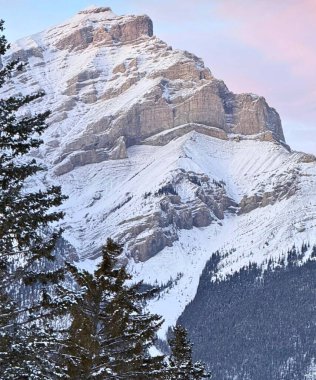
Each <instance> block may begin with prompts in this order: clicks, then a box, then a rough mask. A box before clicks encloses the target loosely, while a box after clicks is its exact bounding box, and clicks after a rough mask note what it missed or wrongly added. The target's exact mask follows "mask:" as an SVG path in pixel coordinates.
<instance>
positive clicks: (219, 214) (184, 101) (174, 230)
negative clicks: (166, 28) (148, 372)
mask: <svg viewBox="0 0 316 380" xmlns="http://www.w3.org/2000/svg"><path fill="white" fill-rule="evenodd" d="M12 57H13V58H16V57H20V58H21V59H22V60H25V61H27V62H28V67H27V69H26V70H24V72H22V73H20V74H19V75H17V76H16V77H14V78H12V79H11V82H10V83H9V86H8V87H7V88H6V89H5V90H4V92H3V93H2V96H7V95H8V94H12V93H17V92H21V93H30V92H31V91H32V90H34V91H35V90H39V89H41V90H44V91H45V92H46V96H45V98H44V99H43V100H42V101H41V102H38V103H37V104H35V105H34V106H32V109H29V110H26V112H32V111H34V110H36V111H41V110H46V109H51V110H52V114H51V117H50V119H49V128H48V130H47V132H46V134H45V136H44V145H43V146H41V147H40V148H39V149H38V150H37V151H34V152H33V155H34V156H36V157H37V159H38V160H40V161H42V162H43V163H44V164H45V165H46V166H47V167H48V173H47V174H45V173H43V175H42V177H38V178H37V181H36V183H40V181H43V182H45V183H57V184H60V185H62V188H63V191H64V193H65V194H67V195H69V199H68V200H67V201H66V202H65V203H64V205H63V210H64V211H65V212H66V217H65V220H64V222H63V224H62V227H63V228H64V229H65V232H64V238H65V239H66V240H67V242H68V243H67V244H69V246H72V247H73V249H72V254H73V257H75V256H76V254H77V255H78V257H79V259H80V260H81V261H80V263H79V264H80V265H83V266H84V265H87V263H89V262H90V261H89V259H94V258H96V257H98V255H99V252H100V247H101V245H102V244H103V243H104V241H105V240H106V238H107V237H109V236H111V237H112V238H114V239H118V240H119V241H120V242H122V243H123V244H124V245H125V253H126V257H127V259H130V258H131V260H129V263H130V264H129V265H130V269H131V270H132V271H133V272H134V275H135V276H136V278H139V279H143V280H145V281H146V282H148V283H154V282H158V283H164V284H165V283H169V280H170V279H176V280H174V281H175V282H176V286H174V288H172V289H169V288H168V289H167V290H166V291H165V292H164V293H163V294H162V295H161V297H160V299H159V300H156V301H155V302H153V304H152V306H151V307H152V310H153V311H155V312H158V313H159V314H160V313H161V312H162V310H169V309H172V312H170V313H167V312H166V313H165V315H164V317H165V319H166V325H165V326H168V325H171V324H172V323H174V322H175V320H176V318H177V317H178V316H179V315H180V313H181V311H182V310H183V308H184V306H185V305H186V304H187V303H188V302H189V301H190V300H191V299H192V298H193V297H194V295H195V291H196V287H197V283H198V279H199V276H200V273H201V271H202V269H203V267H204V265H205V262H206V261H207V260H208V259H209V257H210V255H211V254H212V252H213V251H215V250H221V249H223V252H229V254H225V255H223V257H222V260H221V264H220V273H221V275H223V276H225V273H230V272H232V271H235V270H236V269H238V268H239V267H240V266H242V265H243V264H244V263H245V262H246V263H248V262H249V261H250V260H252V261H258V262H260V260H263V258H266V257H269V256H273V255H275V254H280V251H282V252H283V250H284V252H286V251H287V249H288V245H290V246H292V244H293V241H295V242H296V244H297V246H300V245H301V244H302V242H307V241H309V242H310V243H311V244H312V243H313V242H315V236H316V235H315V230H316V226H315V220H316V194H315V188H316V165H315V157H313V156H311V155H305V154H303V153H297V152H291V151H290V149H289V147H287V146H286V145H285V142H284V135H283V130H282V126H281V121H280V117H279V115H278V113H277V112H276V111H275V110H274V109H273V108H270V107H269V106H268V104H267V103H266V101H265V99H264V98H263V97H259V96H256V95H253V94H240V95H238V94H233V93H232V92H230V91H229V90H228V88H227V87H226V85H225V84H224V82H222V81H219V80H217V79H216V78H214V77H213V75H212V73H211V71H210V70H209V69H208V68H206V67H205V66H204V64H203V61H202V60H201V59H199V58H197V57H196V56H194V55H192V54H190V53H188V52H183V51H179V50H173V49H172V48H171V47H170V46H168V45H167V44H166V43H164V42H163V41H161V40H159V39H158V38H157V37H155V36H154V35H153V26H152V22H151V20H150V19H149V18H148V17H147V16H117V15H115V14H114V13H113V12H112V11H111V10H110V9H109V8H89V9H87V10H85V11H82V12H80V13H79V14H77V15H76V16H74V17H73V18H72V19H70V20H69V21H67V22H65V23H64V24H62V25H58V26H56V27H53V28H51V29H49V30H46V31H44V32H42V33H39V34H36V35H33V36H31V37H28V38H25V39H23V40H20V41H18V42H17V43H16V44H13V45H12V50H11V55H10V56H8V57H7V59H10V58H12ZM312 240H313V241H312ZM171 282H172V281H171ZM172 283H173V282H172ZM171 304H172V308H170V305H171Z"/></svg>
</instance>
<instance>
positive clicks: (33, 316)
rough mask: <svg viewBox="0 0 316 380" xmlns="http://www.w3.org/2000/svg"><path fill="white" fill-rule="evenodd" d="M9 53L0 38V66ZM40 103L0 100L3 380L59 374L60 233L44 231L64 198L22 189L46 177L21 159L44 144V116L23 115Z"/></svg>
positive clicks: (53, 191) (12, 71) (9, 73)
mask: <svg viewBox="0 0 316 380" xmlns="http://www.w3.org/2000/svg"><path fill="white" fill-rule="evenodd" d="M0 31H1V32H2V31H3V21H0ZM8 49H9V45H8V44H7V41H6V38H5V36H3V35H2V36H0V62H2V60H1V57H3V56H4V54H5V53H6V52H7V50H8ZM23 70H25V64H22V63H20V62H19V61H18V60H12V61H11V62H9V63H8V64H6V65H4V66H2V65H1V68H0V89H1V87H3V86H4V85H5V84H9V82H10V81H12V78H13V76H14V75H19V73H20V72H21V71H23ZM11 84H12V83H11ZM43 96H44V93H43V92H41V91H40V92H37V93H35V94H31V95H25V96H23V95H18V96H9V97H1V98H0V300H1V308H0V347H1V354H0V376H1V379H10V378H12V379H18V378H19V379H24V378H25V379H49V378H56V376H58V369H56V368H53V367H54V366H53V365H51V363H52V360H53V355H54V353H55V352H57V346H58V345H57V341H58V339H59V338H58V335H59V333H57V332H56V334H55V333H54V332H53V328H52V326H53V324H52V320H53V319H54V318H56V317H57V316H59V315H61V314H63V313H65V312H66V310H67V308H66V303H65V301H64V300H63V299H62V294H63V293H62V292H63V290H62V288H61V287H60V286H58V287H57V284H58V283H59V282H60V281H61V280H63V278H64V270H63V268H62V265H61V263H57V262H56V260H55V258H56V252H55V251H54V247H55V246H56V243H57V240H58V239H59V237H60V233H61V232H60V231H59V230H54V231H52V230H51V228H50V224H51V223H52V222H56V221H58V220H59V219H60V218H62V216H63V214H62V213H61V212H58V211H50V209H51V207H53V206H59V205H60V204H61V202H62V200H63V199H64V197H63V196H62V194H61V190H60V188H59V187H56V186H51V187H49V188H47V189H39V190H36V191H29V190H28V187H27V182H30V180H31V179H32V176H33V175H35V174H37V173H39V172H40V171H42V170H44V168H43V167H42V166H41V165H39V164H38V163H37V162H36V160H35V159H27V158H26V157H27V156H26V154H28V153H30V151H31V150H32V149H34V148H37V147H39V146H40V144H41V143H42V140H41V139H40V135H41V134H42V133H43V132H44V131H45V129H46V128H47V125H46V123H45V121H46V119H47V117H48V116H49V112H48V111H47V112H43V113H38V114H29V113H27V112H26V111H27V108H29V107H30V106H31V105H32V102H33V101H35V100H39V99H40V98H42V97H43ZM52 284H55V285H56V286H52ZM48 352H50V353H51V356H50V355H49V354H48ZM17 358H18V359H17Z"/></svg>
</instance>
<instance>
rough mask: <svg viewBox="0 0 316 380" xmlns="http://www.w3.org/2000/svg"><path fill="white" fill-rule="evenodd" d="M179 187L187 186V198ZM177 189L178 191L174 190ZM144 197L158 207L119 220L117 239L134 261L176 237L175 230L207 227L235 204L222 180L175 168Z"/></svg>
mask: <svg viewBox="0 0 316 380" xmlns="http://www.w3.org/2000/svg"><path fill="white" fill-rule="evenodd" d="M181 188H189V189H190V194H191V196H190V199H187V194H186V199H184V198H182V196H181ZM178 192H179V193H178ZM144 199H146V200H147V201H149V202H152V203H153V204H155V203H157V202H158V209H156V211H154V212H151V213H150V214H146V215H141V216H137V217H133V218H130V219H126V220H125V221H123V222H121V223H120V226H119V227H120V228H121V229H122V231H123V232H121V233H120V234H118V239H119V241H122V242H123V243H126V249H127V252H129V254H130V255H131V256H132V257H133V258H134V259H135V260H136V261H146V260H148V259H149V258H150V257H152V256H154V255H156V254H157V253H158V252H160V251H161V250H162V249H163V248H165V247H170V246H172V244H173V242H174V241H176V240H178V230H182V229H186V230H189V229H192V228H193V227H207V226H209V225H210V224H211V223H214V222H215V223H220V221H221V220H222V219H224V212H225V211H230V212H232V213H235V211H236V210H237V204H236V203H235V202H234V201H233V200H232V199H231V198H230V197H229V196H228V195H227V194H226V190H225V183H223V182H217V181H214V180H213V181H211V180H210V178H209V177H208V176H206V175H202V174H196V173H194V172H186V171H184V170H179V171H177V172H175V173H174V176H173V179H172V181H169V182H167V183H165V184H163V185H162V186H161V187H160V188H159V189H158V190H157V191H156V192H155V193H145V194H144Z"/></svg>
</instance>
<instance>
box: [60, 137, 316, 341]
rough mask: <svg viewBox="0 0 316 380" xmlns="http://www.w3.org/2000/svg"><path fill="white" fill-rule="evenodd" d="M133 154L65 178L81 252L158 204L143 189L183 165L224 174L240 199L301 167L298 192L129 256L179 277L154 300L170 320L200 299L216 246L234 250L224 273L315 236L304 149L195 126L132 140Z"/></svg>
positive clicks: (69, 216) (315, 196) (151, 278)
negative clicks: (165, 137)
mask: <svg viewBox="0 0 316 380" xmlns="http://www.w3.org/2000/svg"><path fill="white" fill-rule="evenodd" d="M128 156H129V158H128V159H126V160H119V161H110V162H106V163H105V162H103V163H100V164H92V165H88V166H85V167H81V168H77V169H75V170H74V171H73V172H72V173H69V174H65V175H64V176H62V178H60V177H59V178H58V180H59V181H60V184H61V185H62V187H63V189H64V191H65V193H66V194H69V196H70V198H69V200H68V201H66V202H65V204H64V206H63V209H64V210H65V212H66V219H65V221H64V226H66V231H65V234H64V236H65V237H66V239H68V240H69V241H70V242H71V243H72V244H73V245H74V246H75V247H76V248H77V250H78V252H82V256H89V254H91V251H90V252H89V249H90V250H92V251H93V250H94V249H95V248H96V247H98V246H99V245H100V244H102V243H103V242H104V239H105V237H107V236H112V237H116V236H117V235H119V231H118V230H119V227H118V226H119V225H120V223H122V222H123V221H124V220H126V218H127V216H128V217H129V218H130V217H134V218H136V217H138V216H141V215H144V214H147V213H150V212H153V210H154V209H155V207H157V205H156V204H155V203H153V201H152V200H150V199H149V198H146V199H144V194H145V193H149V192H152V193H154V192H155V191H156V190H157V189H158V188H159V187H160V186H161V184H162V183H165V182H167V180H168V178H170V177H172V176H173V175H174V173H175V172H177V170H179V169H183V170H185V171H187V172H188V171H193V172H195V173H204V174H206V175H207V176H209V177H210V178H212V179H214V180H216V181H221V180H222V181H224V182H225V183H226V185H225V187H226V190H227V193H228V195H229V196H230V197H231V198H233V199H234V200H235V201H236V202H237V203H238V202H239V201H240V200H241V199H242V197H243V196H244V195H245V194H247V195H252V194H255V193H256V192H259V191H262V189H264V191H269V190H271V188H273V186H275V185H276V184H278V183H284V182H286V181H287V179H290V180H292V173H293V171H294V172H298V173H300V174H299V180H298V183H297V187H298V190H297V192H296V193H295V194H294V195H293V196H290V197H289V198H284V199H282V200H279V201H276V202H275V203H274V204H272V205H267V206H266V207H258V208H256V209H255V210H252V211H251V212H249V213H245V214H241V215H238V214H237V215H236V214H231V213H229V212H227V213H226V215H225V218H224V219H223V220H218V221H216V222H214V223H212V224H211V225H210V226H207V227H203V228H196V227H194V228H193V229H191V230H181V231H179V232H178V234H179V240H178V241H175V242H174V243H173V245H172V247H166V248H164V249H163V250H162V251H161V252H160V253H158V254H157V255H155V256H154V257H152V258H150V259H149V260H147V261H146V262H144V263H142V262H139V263H135V262H134V261H133V260H132V261H131V262H130V268H131V271H132V272H133V274H134V275H135V278H137V279H142V280H144V281H145V282H146V283H150V284H158V285H162V284H166V283H167V282H168V281H169V280H170V279H171V280H173V281H175V286H173V287H172V288H169V289H166V291H164V292H163V293H162V294H161V295H160V298H159V299H158V300H155V301H153V302H152V304H151V308H152V310H153V311H155V312H157V313H162V314H163V316H164V318H165V320H166V322H165V327H167V326H169V325H172V324H174V323H175V321H176V319H177V318H178V316H179V315H180V314H181V312H182V311H183V309H184V307H185V305H186V304H187V303H188V302H189V301H191V300H192V299H193V297H194V295H195V292H196V289H197V286H198V281H199V276H200V274H201V272H202V270H203V268H204V266H205V263H206V261H207V260H208V259H209V258H210V256H211V254H212V253H213V252H215V251H216V250H221V251H222V252H223V256H224V255H225V254H226V253H229V254H228V256H227V257H225V258H223V260H222V263H221V273H222V275H223V276H225V273H231V272H232V271H235V270H237V269H239V268H240V267H242V266H243V265H246V264H248V263H249V261H253V262H258V263H261V262H263V261H264V260H266V259H267V258H269V257H278V256H279V255H281V254H282V253H284V254H286V252H287V250H288V249H289V248H291V247H292V245H293V244H296V246H299V247H300V246H301V245H302V243H303V242H310V244H311V245H313V244H315V243H316V234H315V232H316V192H315V189H316V166H315V163H300V162H299V158H300V157H301V155H300V154H298V153H295V152H294V153H289V152H288V151H287V150H286V149H285V148H283V147H282V146H280V145H276V144H274V143H269V142H259V141H251V140H250V141H241V142H236V141H225V142H223V141H221V140H218V139H215V138H212V137H207V136H204V135H201V134H198V133H196V132H192V133H190V134H188V135H185V136H183V137H181V138H179V139H176V140H174V141H172V142H170V143H169V144H168V145H166V146H163V147H152V146H135V147H132V148H130V149H129V151H128ZM190 192H191V191H190V189H189V188H180V189H179V192H178V193H179V194H181V197H183V198H184V199H188V197H189V196H190ZM127 194H128V195H129V196H131V197H132V198H131V201H130V202H127V203H126V204H125V205H124V206H122V207H121V208H120V209H118V210H116V211H115V212H111V210H113V209H114V208H115V206H117V205H118V204H122V203H124V199H126V198H127ZM147 233H148V234H150V230H149V231H147ZM87 242H90V246H88V245H87ZM89 262H90V260H87V261H86V262H85V264H84V263H82V264H81V265H88V263H89ZM179 277H180V278H179ZM177 278H178V280H177ZM164 331H165V330H162V334H163V333H164Z"/></svg>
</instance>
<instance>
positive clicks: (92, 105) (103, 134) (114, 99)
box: [11, 7, 284, 175]
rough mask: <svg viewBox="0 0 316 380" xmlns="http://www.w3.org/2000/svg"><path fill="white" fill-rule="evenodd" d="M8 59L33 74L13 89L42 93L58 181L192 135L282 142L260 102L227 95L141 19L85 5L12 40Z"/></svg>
mask: <svg viewBox="0 0 316 380" xmlns="http://www.w3.org/2000/svg"><path fill="white" fill-rule="evenodd" d="M11 56H12V57H13V58H16V57H21V59H23V60H26V61H28V62H29V67H30V70H29V71H28V72H27V73H21V74H20V75H18V76H17V77H16V78H15V82H16V83H15V85H17V84H18V86H19V88H23V87H25V89H27V88H28V89H29V88H30V87H31V88H34V90H36V89H43V90H45V91H46V93H47V97H48V100H47V102H46V104H45V105H44V106H46V105H47V103H48V105H49V107H51V108H52V109H51V110H52V116H51V119H50V124H51V127H50V129H49V131H48V133H47V134H48V138H47V139H45V140H46V141H47V152H48V153H49V156H50V157H51V162H52V164H53V165H57V166H56V171H55V172H56V174H58V175H62V174H64V173H66V172H67V171H71V170H73V169H74V168H75V167H77V166H82V165H86V164H90V163H96V162H100V161H102V160H109V159H122V158H124V157H126V154H127V153H126V147H129V146H132V145H135V144H141V143H146V144H151V143H152V144H159V145H161V144H166V143H168V142H169V141H170V140H171V139H174V138H177V137H179V136H182V135H183V134H185V133H188V132H191V131H192V130H196V131H198V132H199V133H204V134H207V135H211V136H214V137H218V138H221V139H226V138H227V135H232V134H233V135H237V136H239V135H243V136H248V135H252V136H257V137H258V138H259V139H267V138H268V139H270V140H272V141H276V142H284V135H283V131H282V126H281V121H280V118H279V115H278V114H277V112H276V111H275V110H274V109H273V108H270V107H269V106H268V104H267V103H266V101H265V99H264V98H262V97H258V96H255V95H252V94H241V95H235V94H233V93H231V92H230V91H229V90H228V89H227V87H226V86H225V84H224V83H223V82H222V81H219V80H217V79H215V78H214V77H213V75H212V74H211V72H210V70H209V69H207V68H205V66H204V63H203V61H202V60H201V59H199V58H197V57H196V56H194V55H193V54H190V53H188V52H186V51H178V50H173V49H172V48H171V47H170V46H168V45H167V44H165V43H164V42H162V41H161V40H159V39H158V38H156V37H154V36H153V26H152V21H151V20H150V18H149V17H148V16H117V15H115V14H114V13H113V12H112V11H111V9H110V8H108V7H91V8H89V9H86V10H84V11H82V12H79V14H77V15H76V16H75V17H73V18H72V19H70V20H69V21H68V22H66V23H64V24H62V25H59V26H57V27H54V28H51V29H49V30H48V31H45V32H43V33H41V34H39V35H34V36H32V37H29V38H27V39H25V40H22V41H20V42H18V43H17V44H16V45H15V46H14V48H13V51H12V55H11ZM39 78H40V79H39ZM43 108H44V107H43ZM164 133H166V134H164ZM56 141H57V142H56ZM52 142H53V143H52ZM53 145H54V147H55V149H54V150H53V149H52V146H53Z"/></svg>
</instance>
